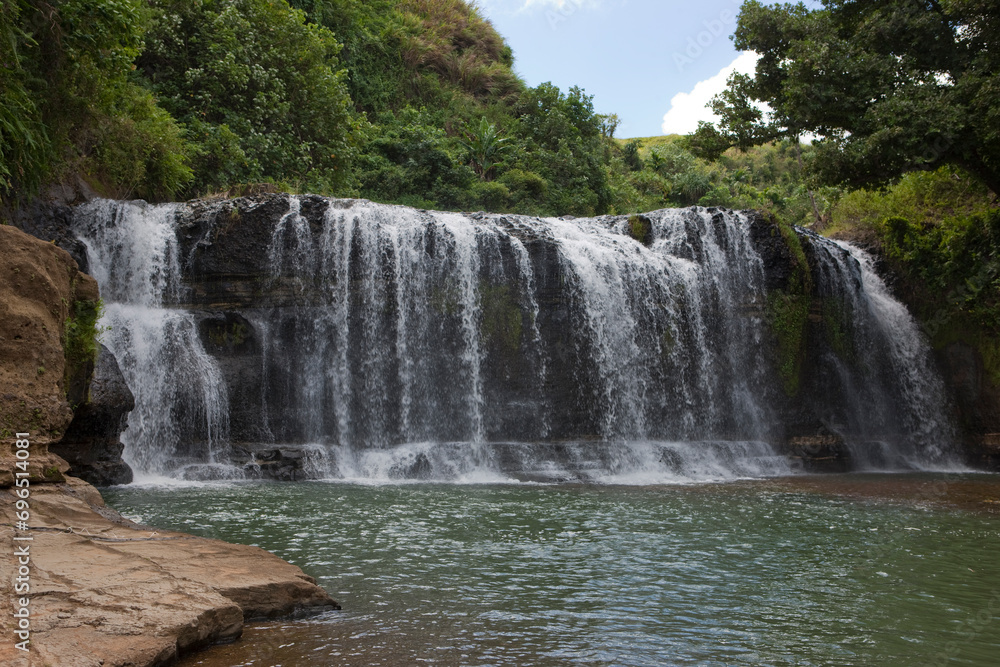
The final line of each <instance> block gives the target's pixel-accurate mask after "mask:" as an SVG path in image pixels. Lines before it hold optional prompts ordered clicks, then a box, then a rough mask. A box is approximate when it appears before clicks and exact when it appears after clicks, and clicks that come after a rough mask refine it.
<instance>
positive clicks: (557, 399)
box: [76, 197, 950, 483]
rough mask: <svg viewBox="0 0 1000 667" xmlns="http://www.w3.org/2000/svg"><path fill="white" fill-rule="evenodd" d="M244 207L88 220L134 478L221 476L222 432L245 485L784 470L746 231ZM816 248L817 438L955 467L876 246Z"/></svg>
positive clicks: (712, 225) (908, 322)
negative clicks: (294, 466)
mask: <svg viewBox="0 0 1000 667" xmlns="http://www.w3.org/2000/svg"><path fill="white" fill-rule="evenodd" d="M237 201H238V202H242V203H240V204H239V207H237V204H235V203H234V204H228V203H224V204H220V205H218V206H217V207H216V209H211V210H210V212H209V213H210V214H205V211H204V209H201V210H200V211H199V213H198V216H201V217H200V218H199V220H202V221H205V220H207V221H208V222H207V223H205V224H202V225H201V226H200V227H199V226H198V225H197V224H194V223H191V222H190V220H191V219H192V217H193V215H192V214H188V215H187V218H186V219H187V220H188V221H189V222H188V223H186V226H184V229H183V230H181V229H180V227H181V226H183V225H181V223H180V222H179V219H180V218H184V217H185V216H184V214H183V211H184V205H169V206H147V205H145V204H141V203H140V204H136V203H114V202H97V203H93V204H90V205H88V206H86V207H83V208H81V209H80V210H79V211H78V213H77V223H76V227H77V230H78V233H79V235H80V237H81V238H82V239H83V240H84V241H85V243H86V244H87V246H88V250H89V253H90V258H91V265H92V266H93V267H94V273H95V277H97V279H98V281H99V283H100V284H101V287H102V292H103V294H104V297H105V299H106V300H107V301H108V309H107V311H108V315H107V321H108V323H110V325H111V327H112V330H111V332H110V334H109V336H106V337H107V338H109V340H108V342H109V347H111V348H112V351H113V352H115V354H116V356H117V357H118V359H119V362H120V363H121V365H122V368H123V371H124V372H125V374H126V377H127V379H128V380H129V383H130V385H131V386H132V388H133V391H134V392H135V393H136V402H137V409H136V412H134V413H133V415H132V417H131V418H130V424H131V427H130V429H129V431H127V433H126V438H125V439H124V441H125V443H126V447H127V449H126V453H127V456H128V457H129V462H130V463H131V464H132V465H133V466H134V467H136V468H137V470H138V471H140V472H159V473H162V472H165V471H168V470H169V469H170V468H171V467H176V466H177V465H178V464H179V463H182V462H184V461H186V460H197V461H200V462H202V463H206V462H211V461H213V460H217V459H219V458H220V456H224V454H222V453H223V452H224V451H225V445H226V443H228V442H229V441H230V440H231V441H232V444H233V446H234V447H244V446H247V447H250V448H251V449H253V447H255V446H257V447H258V450H254V451H257V454H253V453H251V454H250V455H249V456H250V462H249V463H248V468H252V470H253V471H257V472H259V471H260V470H261V469H263V468H265V467H266V466H267V465H268V459H267V456H272V457H274V456H278V454H276V453H275V452H270V453H266V455H265V454H264V453H261V452H260V451H259V446H261V445H267V446H271V447H272V448H274V447H278V448H282V447H284V448H286V449H283V450H281V451H282V452H283V453H282V454H281V455H280V456H278V458H282V459H283V460H284V459H285V458H287V457H291V456H298V457H305V459H306V460H307V461H308V466H304V467H310V466H311V467H312V469H313V471H314V474H329V475H333V476H340V477H349V478H366V479H371V478H377V479H381V478H415V479H475V478H480V479H482V478H486V479H495V478H496V476H497V475H499V474H508V473H510V474H516V475H517V476H519V477H521V478H531V479H535V478H538V479H581V478H582V479H588V480H604V481H635V482H639V483H648V482H652V481H657V480H659V481H665V480H676V479H720V478H728V477H733V476H739V475H753V476H758V475H770V474H782V473H787V472H789V471H790V467H789V464H788V461H787V459H786V458H785V457H784V456H779V455H777V454H776V451H775V450H774V449H772V446H771V445H770V444H768V443H769V442H771V443H773V442H780V441H781V439H782V438H783V437H784V436H785V435H786V434H785V432H784V426H783V421H787V419H786V416H787V414H786V413H787V412H788V410H787V409H785V408H784V407H782V406H786V404H787V403H788V402H789V401H788V399H787V397H785V396H784V394H783V393H782V389H781V387H780V383H779V382H777V381H776V375H775V370H774V368H775V364H774V359H773V354H769V353H768V352H767V350H769V349H773V347H774V345H773V333H772V332H771V329H770V325H769V324H768V315H767V301H768V286H767V279H766V275H765V274H766V270H765V263H764V261H763V259H762V257H761V255H760V254H759V252H758V250H757V249H756V248H755V245H754V240H753V238H752V234H751V224H750V221H749V219H748V218H747V217H746V216H745V215H743V214H739V213H732V212H726V211H718V210H711V209H709V210H706V209H685V210H664V211H658V212H655V213H650V214H647V215H646V216H643V220H644V221H645V222H646V224H648V225H649V233H648V235H647V236H646V238H645V239H644V240H645V241H646V244H643V243H640V242H637V241H636V240H634V239H633V238H631V236H630V235H629V225H630V224H631V223H630V221H629V220H626V219H624V218H595V219H587V220H577V219H544V220H543V219H536V218H526V217H520V216H502V215H486V214H474V215H466V214H453V213H433V212H427V211H418V210H414V209H409V208H404V207H397V206H386V205H379V204H373V203H370V202H363V201H350V200H326V199H322V198H318V197H302V198H300V197H287V198H284V197H282V198H271V199H266V200H261V201H254V200H237ZM226 207H231V208H228V209H227V208H226ZM265 210H266V211H267V213H266V214H265V213H262V211H265ZM226 211H228V212H226ZM279 211H280V212H279ZM179 214H180V215H179ZM247 220H250V222H248V221H247ZM198 224H201V223H198ZM240 225H245V226H246V227H244V228H241V227H240ZM253 225H257V227H258V228H259V229H255V228H252V227H253ZM254 234H256V236H254ZM250 238H252V239H258V241H252V240H248V239H250ZM254 243H257V245H253V244H254ZM240 244H243V245H246V246H247V247H251V246H252V247H253V248H254V250H252V251H247V252H246V259H245V260H241V259H240V257H241V256H240V255H239V252H232V251H231V249H232V248H234V247H237V248H238V247H242V246H241V245H240ZM247 244H250V245H247ZM812 245H813V247H814V252H813V254H814V255H816V258H817V266H818V268H816V269H815V270H814V273H816V274H817V276H818V279H817V291H818V292H819V293H820V296H821V297H822V298H823V303H824V304H827V303H829V304H835V305H836V307H837V308H839V310H838V311H837V313H839V316H840V319H838V320H836V324H837V326H839V327H840V329H842V330H843V331H844V332H845V334H844V338H845V339H847V340H848V341H849V343H850V346H849V347H850V348H851V352H850V353H848V352H847V351H846V349H847V346H845V348H844V350H839V349H833V348H831V350H830V352H829V354H825V355H824V359H822V360H820V361H819V362H818V364H817V365H818V367H820V369H821V371H822V372H817V373H816V374H815V376H816V377H817V378H820V379H821V380H822V381H824V382H826V381H829V382H831V383H832V384H833V385H835V387H834V388H833V390H832V393H831V392H823V391H820V392H818V395H823V396H827V395H828V396H829V397H830V400H831V405H830V406H829V410H828V413H829V414H828V415H827V418H826V419H825V420H824V425H825V426H824V428H826V427H828V428H829V430H831V431H834V432H836V433H838V434H840V435H842V436H844V437H845V440H847V441H848V442H849V443H853V444H854V445H856V446H854V448H853V449H852V452H855V454H854V458H855V459H856V460H857V462H858V463H860V464H861V465H870V466H879V465H881V466H883V467H899V466H903V465H910V466H912V465H920V464H922V463H927V462H935V461H939V460H940V459H941V457H942V456H943V452H944V449H943V447H944V446H945V444H946V443H947V442H948V438H949V435H950V434H949V433H948V432H947V428H946V424H947V421H946V420H945V419H944V418H943V417H939V416H940V415H941V406H942V405H943V400H941V393H940V382H939V381H937V380H936V379H935V378H934V376H933V373H932V372H931V369H930V366H929V365H928V363H927V348H926V345H924V344H923V343H922V342H921V339H920V336H919V332H918V331H917V329H916V326H915V324H914V323H913V321H912V319H906V318H908V317H909V316H908V315H907V314H906V312H905V309H903V308H902V306H900V305H899V304H898V303H897V302H895V301H894V300H893V299H892V298H891V297H890V296H889V295H888V292H887V291H886V290H885V287H884V285H883V284H882V283H881V281H879V280H878V278H877V276H875V274H874V272H872V271H871V267H870V265H869V260H867V258H865V257H864V256H863V254H862V253H860V251H857V250H854V249H850V252H848V251H847V250H844V249H843V248H841V247H840V246H837V245H835V244H833V243H832V242H829V241H826V240H824V239H818V238H817V239H813V243H812ZM182 247H183V248H184V249H183V251H182V250H181V248H182ZM182 253H183V255H184V257H183V258H182V257H181V254H182ZM213 253H214V254H213ZM851 253H854V255H855V256H852V255H851ZM241 261H242V263H241ZM205 267H209V268H205ZM182 274H183V275H182ZM241 281H242V282H241ZM185 285H187V287H185ZM240 285H243V287H240ZM824 308H826V306H824ZM824 312H825V311H824ZM835 314H836V313H835ZM840 329H838V330H840ZM833 347H834V348H835V347H836V346H833ZM826 357H829V359H827V358H826ZM935 392H937V393H935ZM803 400H804V399H803ZM901 402H903V403H905V404H906V406H905V408H900V404H901ZM813 408H814V412H818V413H820V414H824V410H827V406H824V405H817V406H813ZM783 411H784V412H783ZM800 421H801V420H800ZM932 423H933V424H935V425H933V426H932V425H931V424H932ZM942 425H943V426H942ZM900 434H903V435H904V440H905V443H904V445H903V446H900V445H899V444H898V443H897V442H896V441H897V440H898V436H899V435H900ZM883 436H884V437H883ZM871 441H880V442H883V443H885V444H883V445H880V447H882V450H883V451H882V453H881V454H880V455H879V456H878V457H871V456H868V454H867V451H868V449H870V447H869V446H868V445H867V444H865V443H870V442H871ZM292 445H295V446H298V447H299V448H300V449H299V453H291V452H290V450H287V447H288V446H292ZM302 446H308V448H307V449H305V450H302V449H301V448H302ZM303 452H304V453H303ZM286 454H287V457H286ZM324 457H325V458H326V460H325V461H321V459H323V458H324ZM317 471H319V472H318V473H317Z"/></svg>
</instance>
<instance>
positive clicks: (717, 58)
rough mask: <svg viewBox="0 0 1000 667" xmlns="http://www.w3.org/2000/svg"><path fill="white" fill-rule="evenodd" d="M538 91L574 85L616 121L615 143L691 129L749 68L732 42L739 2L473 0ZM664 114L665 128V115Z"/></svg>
mask: <svg viewBox="0 0 1000 667" xmlns="http://www.w3.org/2000/svg"><path fill="white" fill-rule="evenodd" d="M476 4H477V5H478V7H479V8H480V10H481V11H482V13H483V14H484V15H485V16H486V17H487V18H489V19H490V21H491V22H492V23H493V25H494V27H496V29H497V30H498V31H499V32H500V34H502V35H503V36H504V37H505V38H506V39H507V43H508V44H510V46H511V48H512V49H513V50H514V67H515V69H516V70H517V72H518V73H519V74H520V75H521V76H522V77H523V78H524V79H525V80H526V81H527V82H528V84H529V85H532V86H535V85H538V84H539V83H542V82H545V81H551V82H552V83H554V84H556V85H557V86H559V87H560V88H561V89H563V90H564V91H565V90H567V89H568V88H569V87H570V86H573V85H577V86H580V87H581V88H583V89H584V90H586V91H587V93H588V94H590V95H593V96H594V106H595V108H596V110H597V111H598V112H599V113H617V114H618V115H619V116H620V117H621V119H622V125H621V126H620V128H619V130H618V134H617V136H619V137H642V136H653V135H658V134H663V133H664V132H667V133H669V132H681V133H686V132H692V131H694V129H695V127H696V126H697V121H698V120H699V119H702V120H711V111H709V110H708V109H705V106H704V105H705V104H706V102H707V101H708V100H709V99H710V98H711V97H712V95H714V94H715V93H716V92H718V91H719V90H721V89H722V88H723V87H724V86H725V80H726V78H728V75H729V73H730V72H731V71H732V68H733V67H734V66H735V67H738V68H739V69H740V71H744V72H752V71H753V65H754V63H755V57H754V55H753V54H743V55H742V57H741V54H740V52H739V51H737V50H736V49H735V48H734V47H733V43H732V40H730V39H729V36H730V35H731V34H732V33H733V30H734V29H735V27H736V15H737V13H738V12H739V7H740V4H742V2H741V0H700V1H699V2H669V1H662V2H656V1H654V0H478V2H477V3H476ZM668 112H669V114H670V115H669V116H667V119H666V123H665V122H664V116H666V115H667V114H668Z"/></svg>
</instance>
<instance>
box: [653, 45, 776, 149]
mask: <svg viewBox="0 0 1000 667" xmlns="http://www.w3.org/2000/svg"><path fill="white" fill-rule="evenodd" d="M758 58H759V56H758V55H757V54H756V53H754V52H753V51H745V52H744V53H742V54H741V55H740V56H739V57H738V58H736V60H734V61H733V62H731V63H729V64H728V65H726V66H725V67H723V68H722V69H721V70H719V73H718V74H716V75H715V76H712V77H710V78H708V79H705V80H704V81H699V82H698V83H696V84H694V88H692V89H691V92H689V93H677V94H676V95H674V97H673V99H671V100H670V111H668V112H667V113H666V114H664V116H663V133H664V134H691V133H692V132H694V131H695V130H697V129H698V121H700V120H704V121H708V122H715V121H717V120H718V119H719V118H718V116H716V115H715V114H714V113H712V110H711V109H709V108H708V107H707V106H706V105H707V104H708V103H709V101H711V99H712V98H713V97H715V96H716V95H717V94H719V93H721V92H722V91H723V90H725V89H726V81H727V80H728V79H729V76H730V75H731V74H732V73H733V72H740V73H741V74H753V73H754V69H755V68H756V66H757V59H758Z"/></svg>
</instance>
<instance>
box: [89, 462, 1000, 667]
mask: <svg viewBox="0 0 1000 667" xmlns="http://www.w3.org/2000/svg"><path fill="white" fill-rule="evenodd" d="M970 479H972V481H969V480H970ZM817 480H819V481H817ZM970 485H971V486H970ZM998 490H1000V478H998V477H996V476H985V475H983V476H973V478H969V477H958V476H949V477H936V478H931V477H924V478H906V479H904V478H898V477H897V478H892V477H886V476H879V477H875V476H873V477H868V478H865V477H857V476H854V477H847V476H845V477H839V478H834V477H831V478H805V481H803V480H796V479H791V480H778V481H774V480H772V481H761V482H734V483H729V484H718V485H702V486H675V487H640V488H635V487H606V486H529V485H495V486H492V485H490V486H487V485H482V486H457V485H431V484H412V485H400V486H390V485H383V486H363V485H350V484H343V483H340V484H338V483H323V482H311V483H298V484H238V485H228V486H201V487H186V488H155V487H147V488H128V487H123V488H116V489H111V490H107V491H106V492H105V497H106V499H107V500H108V503H109V504H111V505H112V506H114V507H116V508H117V509H119V510H120V511H121V512H123V513H124V514H125V515H126V516H128V517H130V518H133V519H136V520H138V521H141V522H143V523H146V524H149V525H152V526H157V527H164V528H172V529H177V530H183V531H186V532H190V533H195V534H198V535H205V536H209V537H216V538H221V539H225V540H229V541H233V542H242V543H247V544H255V545H259V546H261V547H264V548H265V549H268V550H270V551H273V552H274V553H276V554H278V555H279V556H281V557H282V558H285V559H286V560H289V561H291V562H293V563H295V564H297V565H299V566H300V567H302V568H303V569H304V570H305V571H306V572H308V573H309V574H311V575H313V576H314V577H316V578H317V580H318V581H319V583H320V585H322V586H323V587H324V588H326V590H327V591H329V592H330V593H331V594H332V595H333V596H334V597H335V598H336V599H337V600H338V601H339V602H340V603H341V604H342V605H343V607H344V609H343V611H339V612H329V613H326V614H323V615H321V616H318V617H314V618H310V619H305V620H300V621H286V622H276V623H264V624H258V625H253V626H250V627H248V629H247V632H246V633H245V635H244V639H243V640H241V641H240V642H237V643H236V644H232V645H229V646H222V647H215V648H212V649H210V650H208V651H205V652H202V653H199V654H197V655H195V656H192V657H190V658H188V659H187V661H186V662H184V663H183V664H184V665H188V666H191V665H211V666H220V665H225V666H227V667H229V666H235V665H270V666H273V665H283V666H285V667H288V666H297V665H418V664H435V665H637V666H638V665H688V664H691V665H695V664H697V665H743V664H755V665H756V664H763V665H920V664H927V665H938V664H941V665H944V664H949V665H952V664H964V665H996V664H1000V531H998V528H1000V515H998V514H997V513H996V512H995V511H994V510H996V509H997V502H998V500H997V499H998V498H1000V494H998Z"/></svg>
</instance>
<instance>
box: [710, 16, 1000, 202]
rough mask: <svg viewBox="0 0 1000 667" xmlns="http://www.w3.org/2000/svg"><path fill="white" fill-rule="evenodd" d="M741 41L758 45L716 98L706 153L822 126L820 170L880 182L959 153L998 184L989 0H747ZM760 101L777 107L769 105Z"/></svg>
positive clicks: (999, 56)
mask: <svg viewBox="0 0 1000 667" xmlns="http://www.w3.org/2000/svg"><path fill="white" fill-rule="evenodd" d="M734 42H735V45H736V47H737V48H739V49H742V50H749V51H755V52H756V53H758V54H760V60H759V61H758V63H757V70H756V73H755V76H753V77H750V76H746V75H741V74H735V75H733V76H732V77H731V78H730V82H729V83H730V85H729V89H728V90H727V91H726V92H725V93H723V94H722V95H720V96H718V97H716V99H715V100H714V101H713V108H714V109H715V110H716V112H717V113H719V115H720V116H721V118H722V120H721V122H720V123H719V127H718V129H717V128H715V127H713V126H711V125H708V124H704V125H702V126H701V127H700V129H699V131H698V133H697V134H696V137H695V141H694V145H695V146H697V147H699V148H700V149H701V151H702V154H703V155H708V156H712V155H718V154H719V153H720V152H721V151H722V150H724V149H725V148H726V147H728V146H738V147H740V148H746V147H748V146H751V145H754V144H760V143H765V142H768V141H772V140H774V139H777V138H779V137H798V136H800V135H802V134H804V133H812V134H815V135H817V136H818V137H819V139H818V141H817V142H816V148H817V151H816V153H815V160H814V161H813V163H812V165H811V166H812V169H813V172H814V173H815V174H816V175H818V176H819V177H820V178H821V179H822V180H823V181H825V182H828V183H838V184H844V185H849V186H854V187H859V186H868V185H881V184H884V183H886V182H888V181H891V180H892V179H895V178H898V177H899V176H900V175H901V174H904V173H906V172H910V171H917V170H928V169H936V168H938V167H940V166H943V165H948V164H951V165H957V166H960V167H962V168H964V169H966V170H968V171H969V172H970V173H972V174H974V175H975V176H976V177H978V178H979V179H981V180H982V181H983V183H984V184H986V185H987V187H989V188H990V189H991V190H992V191H993V192H994V193H1000V18H998V15H997V12H996V9H995V6H994V3H992V2H990V1H989V0H881V1H879V2H875V1H872V0H824V1H823V7H822V8H821V9H815V10H810V9H808V8H806V7H805V5H804V4H802V3H799V4H795V5H791V4H785V5H775V6H765V5H764V4H762V3H761V2H759V1H757V0H747V2H745V3H744V4H743V7H742V9H741V12H740V16H739V20H738V24H737V28H736V33H735V35H734ZM761 103H763V104H766V105H767V106H768V107H769V108H770V111H769V113H765V112H764V111H762V110H761Z"/></svg>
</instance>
